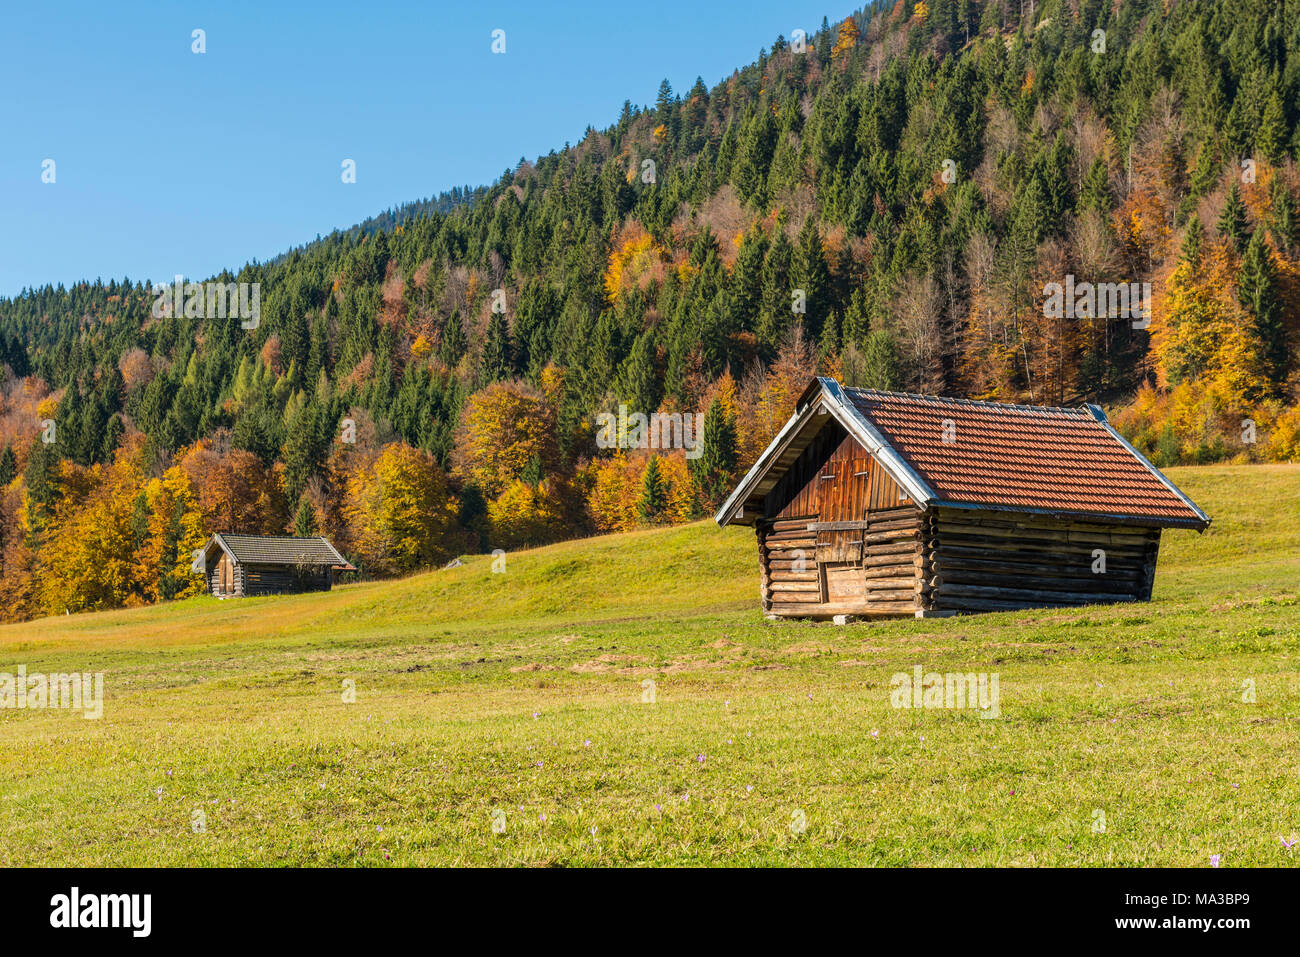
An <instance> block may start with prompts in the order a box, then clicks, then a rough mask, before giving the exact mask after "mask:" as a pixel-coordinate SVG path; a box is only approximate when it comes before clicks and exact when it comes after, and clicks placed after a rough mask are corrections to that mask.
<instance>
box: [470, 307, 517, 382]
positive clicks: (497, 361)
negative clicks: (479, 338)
mask: <svg viewBox="0 0 1300 957" xmlns="http://www.w3.org/2000/svg"><path fill="white" fill-rule="evenodd" d="M510 352H511V350H510V332H509V330H508V328H507V327H506V317H505V316H503V315H502V314H501V313H499V312H494V313H493V314H492V319H491V320H490V321H489V322H488V327H487V338H486V339H484V341H483V355H482V356H481V357H480V359H479V379H478V382H479V388H483V387H484V386H489V385H491V384H492V383H493V382H497V381H499V380H501V379H508V378H510V375H511V372H512V369H513V363H512V361H511V356H510Z"/></svg>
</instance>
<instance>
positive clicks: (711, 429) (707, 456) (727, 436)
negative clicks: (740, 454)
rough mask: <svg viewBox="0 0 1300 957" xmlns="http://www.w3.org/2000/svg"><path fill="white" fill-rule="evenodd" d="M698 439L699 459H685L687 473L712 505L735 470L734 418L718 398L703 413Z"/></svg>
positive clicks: (728, 486)
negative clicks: (688, 468) (688, 467)
mask: <svg viewBox="0 0 1300 957" xmlns="http://www.w3.org/2000/svg"><path fill="white" fill-rule="evenodd" d="M700 442H701V449H700V456H699V458H696V459H690V460H689V462H690V470H691V475H692V476H693V477H694V478H695V484H696V485H698V486H699V487H700V491H702V492H703V493H704V497H705V498H706V499H707V500H708V501H709V502H710V503H711V504H715V505H716V504H717V503H718V502H720V501H721V500H722V498H723V497H724V496H725V495H726V494H727V490H728V489H729V488H730V487H731V479H732V474H733V473H734V472H735V469H736V420H735V418H734V417H729V416H728V415H727V413H726V411H725V410H724V409H723V407H722V403H721V402H720V401H719V400H718V399H714V400H713V402H711V403H710V404H709V411H708V412H707V413H705V415H704V428H703V430H702V435H701V436H700Z"/></svg>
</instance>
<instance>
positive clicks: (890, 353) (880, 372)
mask: <svg viewBox="0 0 1300 957" xmlns="http://www.w3.org/2000/svg"><path fill="white" fill-rule="evenodd" d="M862 352H863V356H862V358H863V369H862V383H861V384H862V387H863V388H865V389H880V390H881V391H882V392H891V391H893V390H895V389H897V388H898V387H899V385H900V384H901V383H902V381H903V375H902V365H901V363H900V362H899V358H898V346H897V345H896V344H895V343H894V337H893V336H892V335H890V333H889V331H888V330H886V329H877V330H876V331H875V332H873V333H871V335H869V336H867V343H866V345H865V346H864V347H863V350H862Z"/></svg>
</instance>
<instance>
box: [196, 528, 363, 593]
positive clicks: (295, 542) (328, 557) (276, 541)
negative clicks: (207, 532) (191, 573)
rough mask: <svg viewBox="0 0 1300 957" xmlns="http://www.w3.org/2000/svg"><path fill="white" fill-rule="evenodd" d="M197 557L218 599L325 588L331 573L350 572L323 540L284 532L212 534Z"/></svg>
mask: <svg viewBox="0 0 1300 957" xmlns="http://www.w3.org/2000/svg"><path fill="white" fill-rule="evenodd" d="M203 559H204V565H203V567H204V568H205V569H206V571H207V579H208V591H210V592H211V593H212V594H213V595H215V596H216V597H218V598H243V597H246V596H249V595H278V594H284V593H286V592H303V591H329V590H330V588H331V586H333V584H334V574H335V572H352V571H356V569H355V568H353V567H352V566H351V565H350V564H348V561H347V559H345V558H344V557H343V556H342V555H340V554H339V553H338V550H337V549H336V548H335V547H334V546H333V545H331V544H330V543H329V542H328V541H327V540H326V539H324V538H292V537H290V536H288V535H235V534H232V533H229V532H225V533H222V534H219V535H213V536H212V540H211V541H210V542H208V544H207V547H206V548H205V549H204V552H203Z"/></svg>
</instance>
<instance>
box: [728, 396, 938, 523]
mask: <svg viewBox="0 0 1300 957" xmlns="http://www.w3.org/2000/svg"><path fill="white" fill-rule="evenodd" d="M832 457H834V461H837V462H838V461H843V460H846V459H850V458H854V459H868V460H870V461H871V462H872V463H873V464H872V466H871V468H872V469H873V472H872V475H871V476H869V478H870V479H871V488H874V489H879V490H880V491H879V492H878V494H880V495H884V494H887V493H886V492H885V491H884V490H885V488H886V483H888V487H889V488H890V489H892V490H895V493H894V494H899V495H902V496H904V497H905V500H906V501H907V502H908V503H910V504H914V505H922V504H924V503H926V502H929V501H931V500H933V498H934V492H933V490H932V489H931V488H930V487H929V486H928V485H927V484H926V483H925V482H924V481H923V480H922V479H921V477H920V476H919V475H917V474H916V472H915V471H913V469H912V468H911V467H910V466H909V465H908V464H907V463H906V462H905V461H904V460H903V459H902V458H901V457H900V456H898V455H897V454H896V453H895V452H894V450H893V449H892V448H891V447H890V446H889V445H888V443H886V441H885V439H884V437H883V436H881V434H880V433H879V432H878V431H877V430H876V428H875V427H874V426H873V425H872V423H871V422H869V421H867V419H866V418H865V417H864V416H862V415H861V413H859V412H858V411H857V409H856V408H855V407H854V406H853V405H852V403H850V402H848V401H847V399H846V398H845V397H844V391H843V389H842V388H841V386H840V384H839V383H838V382H836V381H835V380H834V379H814V380H813V382H812V383H810V384H809V386H808V388H807V389H806V390H805V391H804V394H803V396H802V397H801V398H800V400H799V403H798V406H797V408H796V410H795V412H794V414H793V415H791V416H790V419H789V421H788V422H786V424H785V426H784V428H782V430H781V432H780V433H779V434H778V435H777V437H776V438H775V439H773V440H772V442H771V444H770V445H769V446H768V447H767V449H766V450H765V451H764V452H763V454H762V455H760V456H759V458H758V461H757V462H755V463H754V467H753V468H751V469H750V470H749V472H748V474H746V475H745V477H744V478H743V479H741V481H740V484H739V485H737V487H736V489H735V491H733V492H732V494H731V495H730V496H729V497H728V499H727V501H726V502H724V503H723V504H722V507H721V508H720V509H719V510H718V513H717V516H716V520H717V522H718V524H719V525H723V526H726V525H731V524H738V525H753V524H754V523H755V521H757V520H758V519H760V518H763V517H771V516H772V515H774V514H776V512H779V511H781V510H782V509H783V508H785V506H786V504H787V499H788V498H789V497H791V496H793V495H794V494H796V492H797V491H798V489H800V488H803V487H805V486H806V484H807V482H808V480H809V479H810V478H811V476H812V473H813V472H815V471H816V470H817V469H819V468H821V466H822V465H824V464H825V463H826V462H828V461H832ZM773 492H775V493H776V494H775V496H773ZM783 496H784V498H783ZM778 503H780V504H778ZM769 509H775V511H769Z"/></svg>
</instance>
